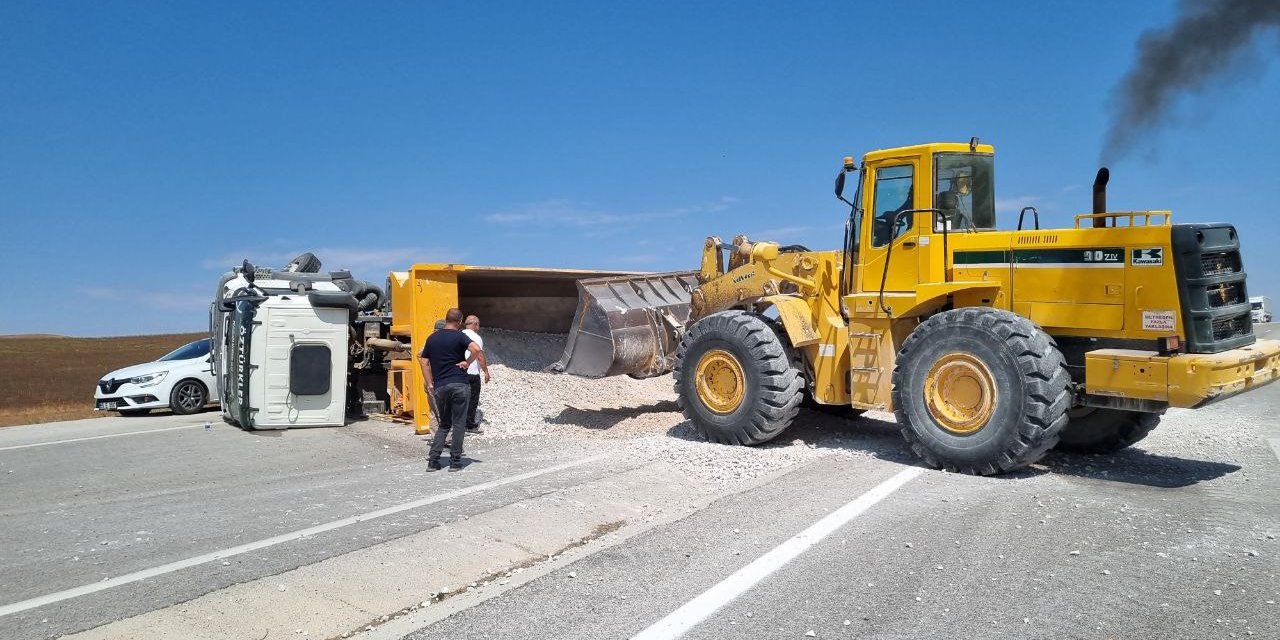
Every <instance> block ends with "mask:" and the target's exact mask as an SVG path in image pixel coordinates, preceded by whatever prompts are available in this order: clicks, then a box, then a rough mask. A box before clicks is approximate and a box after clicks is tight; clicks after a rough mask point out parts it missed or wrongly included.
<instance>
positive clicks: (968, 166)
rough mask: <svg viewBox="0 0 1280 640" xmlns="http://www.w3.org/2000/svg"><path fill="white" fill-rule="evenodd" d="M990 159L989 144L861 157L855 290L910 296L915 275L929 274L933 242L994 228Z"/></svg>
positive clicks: (947, 145)
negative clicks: (887, 266)
mask: <svg viewBox="0 0 1280 640" xmlns="http://www.w3.org/2000/svg"><path fill="white" fill-rule="evenodd" d="M994 159H995V150H994V149H993V148H992V147H991V146H990V145H979V144H963V143H941V144H927V145H917V146H912V147H900V148H897V149H884V150H880V151H873V152H871V153H868V154H867V155H866V156H865V158H864V162H863V171H862V184H861V185H860V187H861V188H860V194H859V195H860V196H861V198H862V200H861V202H860V203H859V207H858V208H860V209H861V211H862V215H861V216H859V218H860V219H859V220H858V222H857V226H858V227H859V228H858V229H857V233H858V234H859V241H858V242H857V243H856V244H857V249H858V255H857V262H858V274H857V276H856V278H857V280H858V286H857V289H858V290H859V291H863V292H874V291H880V290H881V287H882V285H883V289H884V291H914V290H915V289H916V288H917V285H919V284H920V283H921V282H922V278H921V274H922V273H925V274H932V273H933V272H934V271H935V270H936V269H934V268H933V267H934V266H936V265H932V261H934V259H935V253H937V252H934V251H931V250H930V247H931V245H932V244H933V243H934V242H939V243H940V242H941V240H934V238H935V237H939V236H941V234H943V233H948V234H953V233H973V232H978V231H982V230H988V229H994V228H995V176H994V173H995V172H994ZM940 257H941V254H940V253H937V258H940ZM886 260H888V261H889V268H888V269H887V270H886V269H885V262H886ZM928 279H929V280H932V279H933V277H932V276H931V277H929V278H928Z"/></svg>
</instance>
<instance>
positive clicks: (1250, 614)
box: [407, 385, 1280, 640]
mask: <svg viewBox="0 0 1280 640" xmlns="http://www.w3.org/2000/svg"><path fill="white" fill-rule="evenodd" d="M1259 393H1265V394H1267V402H1266V403H1263V402H1261V401H1260V399H1258V398H1248V399H1246V398H1238V399H1236V400H1233V401H1228V402H1233V403H1236V404H1238V405H1242V406H1246V403H1247V408H1245V409H1244V410H1245V411H1248V412H1249V413H1248V414H1247V415H1248V416H1249V419H1250V420H1252V421H1253V422H1254V423H1255V424H1260V423H1261V421H1263V420H1266V421H1270V422H1271V426H1272V428H1273V429H1274V427H1275V421H1276V418H1275V416H1276V415H1277V414H1276V413H1275V410H1276V409H1280V386H1274V385H1273V386H1271V387H1268V388H1265V389H1263V390H1260V391H1259ZM1255 395H1256V394H1255ZM1231 408H1232V409H1233V410H1234V409H1239V407H1235V406H1233V407H1231ZM1197 418H1198V419H1203V420H1207V419H1211V417H1210V414H1204V415H1201V416H1197ZM1182 435H1184V436H1185V435H1186V434H1182ZM1249 438H1250V440H1251V441H1247V442H1245V441H1240V442H1237V443H1233V444H1231V445H1228V446H1226V447H1224V449H1228V448H1237V447H1238V449H1237V450H1238V455H1233V456H1231V457H1230V458H1229V460H1230V461H1225V460H1227V459H1228V458H1226V457H1223V458H1220V459H1217V460H1215V459H1209V458H1208V457H1182V456H1170V455H1164V454H1161V453H1159V452H1157V451H1147V450H1143V449H1140V448H1137V449H1134V450H1131V451H1127V452H1124V453H1121V454H1117V455H1114V456H1106V457H1104V458H1099V459H1088V458H1085V457H1082V456H1068V455H1061V454H1055V455H1052V456H1050V458H1048V459H1046V461H1045V465H1043V466H1042V467H1039V468H1037V469H1033V470H1030V471H1027V472H1024V473H1020V474H1013V475H1011V476H1004V477H998V478H976V477H970V476H960V475H953V474H945V473H940V472H933V471H929V472H926V473H924V474H923V475H922V476H920V477H919V478H917V479H915V480H913V481H911V482H909V483H908V484H906V485H905V486H903V487H902V488H901V489H899V490H898V491H896V492H894V493H893V494H891V495H890V496H889V497H887V498H885V499H884V500H883V501H882V502H880V503H878V504H876V505H875V506H873V507H871V508H870V509H868V510H867V511H866V512H865V513H864V514H862V515H861V516H859V517H857V518H855V519H853V520H852V521H850V522H849V523H848V524H846V525H844V526H842V527H839V528H838V529H837V530H835V531H834V532H833V533H832V534H830V535H829V536H828V537H826V538H825V539H824V540H822V541H821V542H819V543H817V544H816V545H815V546H813V547H812V548H811V549H809V550H808V551H807V552H805V553H803V554H801V555H800V556H798V557H797V558H796V559H795V560H793V561H791V562H790V563H788V564H786V565H783V566H782V567H781V568H779V569H778V570H777V571H776V572H775V573H773V574H772V575H770V576H768V577H767V578H765V579H764V580H762V581H761V582H760V583H759V584H756V585H755V586H754V587H752V588H750V589H749V590H747V591H746V592H745V593H743V594H742V595H741V596H740V597H738V598H736V599H734V600H732V601H730V602H728V603H727V604H726V605H725V606H724V607H723V608H721V609H719V610H717V611H715V612H714V613H712V614H711V615H709V616H708V617H707V618H706V619H705V620H703V621H702V622H701V623H699V624H697V625H696V626H694V627H693V628H692V630H691V631H690V633H689V634H688V635H687V636H686V637H689V638H707V639H711V638H724V637H740V638H803V637H806V634H807V633H808V632H810V631H812V632H813V633H814V635H815V636H816V637H820V638H866V637H876V638H943V637H953V638H977V637H982V638H1029V637H1036V638H1075V637H1080V638H1226V637H1248V636H1249V635H1257V636H1259V637H1268V638H1274V637H1280V607H1278V606H1277V605H1276V604H1275V603H1276V601H1277V600H1280V580H1278V579H1277V571H1280V562H1278V561H1277V558H1278V557H1280V543H1277V540H1276V539H1275V537H1276V535H1278V534H1280V506H1278V501H1277V499H1278V498H1280V460H1277V458H1276V455H1275V452H1273V451H1272V450H1271V449H1270V447H1268V445H1267V443H1266V442H1265V440H1264V438H1262V437H1260V436H1259V435H1258V434H1253V435H1252V436H1250V437H1249ZM907 464H911V462H910V461H905V460H904V461H889V460H885V461H876V462H875V463H872V464H868V463H866V462H857V463H849V462H844V461H840V460H838V459H823V460H820V461H817V462H814V463H811V464H809V465H808V466H806V467H804V468H802V469H799V470H796V471H794V472H792V473H789V474H786V475H784V476H782V477H781V478H779V479H777V480H776V481H774V482H771V483H769V484H767V485H765V486H762V487H759V488H756V489H754V490H752V491H749V492H746V493H743V494H739V495H735V496H731V497H727V498H724V499H722V500H720V501H718V502H716V503H715V504H713V505H712V506H711V507H709V508H707V509H705V510H702V511H700V512H698V513H697V514H694V515H692V516H690V517H688V518H686V519H684V520H682V521H680V522H678V523H675V524H673V525H671V526H668V527H664V528H662V529H660V530H654V531H651V532H648V533H646V534H644V535H642V536H638V537H637V538H635V539H633V540H632V541H630V542H629V543H628V544H626V545H623V546H619V547H616V548H614V549H610V550H608V551H604V552H601V553H597V554H595V555H593V556H591V557H589V558H586V559H584V560H581V561H579V562H577V563H575V564H572V565H569V566H566V567H563V568H562V569H560V570H559V571H557V572H554V573H552V574H550V575H547V576H546V577H544V578H541V579H539V580H537V581H535V582H532V583H529V584H527V585H524V586H522V587H520V588H518V589H516V590H514V591H512V592H510V593H507V594H505V595H503V596H501V597H498V598H493V599H490V600H488V601H486V602H483V603H482V604H479V605H477V606H474V607H471V608H467V609H465V610H462V611H459V612H458V613H456V614H454V615H452V616H450V617H448V618H446V619H444V620H442V621H439V622H436V623H435V624H433V625H431V626H428V627H426V628H424V629H422V630H420V631H418V632H415V633H411V634H408V636H407V638H411V639H412V640H425V639H427V638H481V637H482V638H499V639H500V638H511V639H512V640H515V639H518V638H530V637H548V638H613V637H618V638H622V637H629V636H631V635H633V634H635V633H638V632H640V631H642V630H644V629H646V628H647V627H649V626H650V625H653V624H655V623H657V622H658V621H660V620H662V619H663V618H664V617H665V616H667V615H668V614H670V613H672V612H673V611H676V610H677V609H678V608H680V607H681V606H683V605H685V604H686V603H688V602H690V601H691V600H693V599H694V598H696V597H698V596H699V595H700V594H702V593H703V592H705V591H706V590H708V589H710V588H712V587H713V586H714V585H716V583H718V582H720V581H722V580H724V579H725V578H727V577H728V576H730V575H731V574H733V573H734V572H735V571H737V570H739V569H740V568H742V567H744V566H746V565H747V564H748V563H749V562H751V561H752V560H755V559H756V558H759V557H761V556H764V555H765V554H766V553H768V552H769V551H770V550H771V549H773V548H775V547H776V546H777V545H779V544H781V543H783V542H784V541H786V540H787V539H788V538H789V537H790V536H792V535H794V534H796V533H797V532H799V531H801V530H803V529H805V528H806V527H807V526H809V525H810V524H812V523H813V522H815V521H817V520H819V519H820V518H822V517H823V516H825V515H827V514H828V513H830V512H831V511H832V510H834V509H837V508H838V507H840V506H841V505H843V504H844V503H846V502H847V501H848V500H850V499H851V498H852V497H855V496H858V495H860V494H862V493H864V492H866V491H867V490H869V489H871V488H872V487H873V486H875V485H876V484H877V483H879V482H881V481H883V480H885V479H886V478H889V477H891V476H892V475H893V474H895V473H897V472H898V471H900V470H901V469H902V468H903V466H904V465H907ZM570 571H572V572H573V576H574V577H569V576H570V573H569V572H570ZM846 621H847V622H846Z"/></svg>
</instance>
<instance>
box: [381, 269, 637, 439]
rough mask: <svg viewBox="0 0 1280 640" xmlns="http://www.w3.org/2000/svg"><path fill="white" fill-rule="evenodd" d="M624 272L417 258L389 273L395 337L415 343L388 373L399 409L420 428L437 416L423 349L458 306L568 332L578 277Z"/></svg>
mask: <svg viewBox="0 0 1280 640" xmlns="http://www.w3.org/2000/svg"><path fill="white" fill-rule="evenodd" d="M610 275H624V274H623V273H621V272H615V271H588V270H580V269H541V268H535V267H486V266H474V265H462V264H416V265H413V266H412V267H410V268H409V270H408V271H394V272H392V273H391V274H390V275H389V276H388V279H387V280H388V291H387V293H388V295H390V297H391V315H392V319H393V320H392V325H391V331H390V334H391V336H392V337H395V338H398V339H401V340H407V341H408V342H410V343H411V344H412V345H413V351H412V354H413V357H412V358H410V359H408V360H393V361H392V366H391V370H390V372H389V373H388V374H387V375H388V379H387V390H388V392H389V393H390V395H391V412H392V413H395V414H400V415H403V416H406V417H408V416H412V418H413V421H414V424H415V425H416V426H418V427H419V429H420V430H422V429H424V428H425V427H426V426H427V425H429V424H430V423H431V409H430V406H429V405H428V403H427V397H426V390H425V389H424V387H423V382H422V376H421V371H420V370H419V368H418V360H417V354H418V352H419V351H421V349H422V345H423V343H425V342H426V340H427V336H429V335H431V332H432V331H434V330H435V324H436V321H437V320H440V319H443V318H444V315H445V312H447V311H448V310H449V309H450V308H453V307H457V308H459V309H461V310H462V312H463V313H465V314H474V315H477V316H479V317H480V318H481V324H482V326H484V327H492V328H498V329H510V330H512V331H533V332H539V333H567V332H568V331H569V327H570V325H571V324H572V322H573V315H574V311H575V310H576V309H577V304H578V287H577V284H576V283H577V281H578V280H579V279H582V278H596V277H602V276H610Z"/></svg>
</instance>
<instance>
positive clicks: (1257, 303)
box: [1252, 300, 1262, 309]
mask: <svg viewBox="0 0 1280 640" xmlns="http://www.w3.org/2000/svg"><path fill="white" fill-rule="evenodd" d="M1252 306H1253V308H1254V309H1261V308H1262V301H1261V300H1256V301H1254V302H1253V304H1252Z"/></svg>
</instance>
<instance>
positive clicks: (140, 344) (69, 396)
mask: <svg viewBox="0 0 1280 640" xmlns="http://www.w3.org/2000/svg"><path fill="white" fill-rule="evenodd" d="M202 337H205V334H202V333H180V334H169V335H158V336H128V337H121V338H67V337H63V336H36V335H31V336H0V427H8V426H13V425H16V424H30V423H35V422H52V421H54V420H74V419H77V418H92V417H95V416H97V415H102V414H99V413H97V412H95V411H94V410H93V385H94V384H96V383H97V382H98V380H99V379H100V378H101V377H102V376H103V375H104V374H106V373H109V372H111V371H114V370H116V369H119V368H121V367H127V366H129V365H133V364H139V363H142V362H147V361H150V360H155V359H156V358H159V357H160V356H163V355H164V354H166V353H168V352H170V351H173V350H174V349H176V348H178V347H180V346H182V345H184V344H186V343H188V342H191V341H192V340H198V339H200V338H202ZM113 415H114V414H113Z"/></svg>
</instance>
